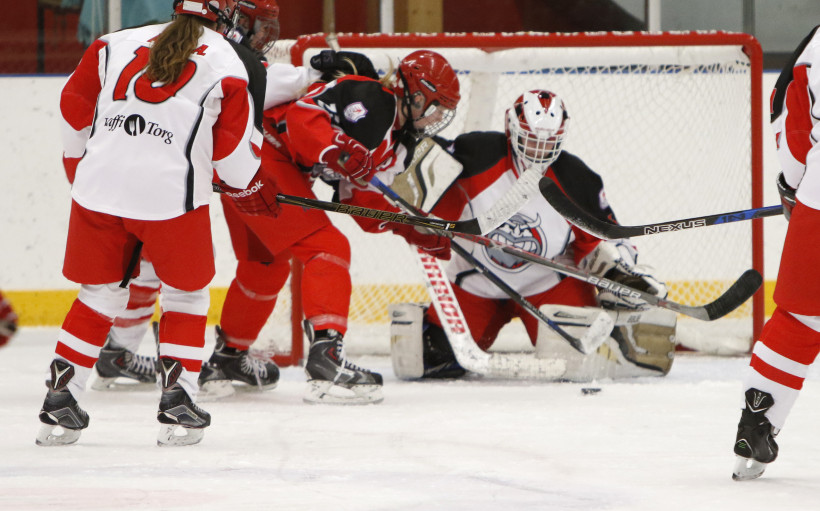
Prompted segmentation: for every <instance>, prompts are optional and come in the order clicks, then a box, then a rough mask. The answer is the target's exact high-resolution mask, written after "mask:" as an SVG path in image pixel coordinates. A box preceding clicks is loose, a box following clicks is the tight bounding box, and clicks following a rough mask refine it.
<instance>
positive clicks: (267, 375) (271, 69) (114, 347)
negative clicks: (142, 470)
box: [92, 0, 375, 400]
mask: <svg viewBox="0 0 820 511" xmlns="http://www.w3.org/2000/svg"><path fill="white" fill-rule="evenodd" d="M231 21H232V22H233V23H232V26H227V27H225V29H224V33H225V35H226V36H227V37H228V38H229V39H231V40H232V41H235V42H238V43H240V44H243V45H245V46H247V47H248V48H249V49H251V50H252V51H253V52H254V53H255V54H256V56H257V57H258V58H260V59H262V60H264V55H265V54H267V53H268V51H269V50H270V49H271V48H272V46H273V45H274V43H275V42H276V40H277V39H278V37H279V7H278V4H277V2H276V1H275V0H245V1H244V2H241V3H238V4H237V5H236V7H235V8H234V10H233V14H232V16H231ZM351 65H353V67H354V69H353V71H355V70H364V69H369V70H371V72H372V73H375V71H372V68H373V66H372V63H370V61H369V59H367V58H366V57H364V56H363V55H360V54H357V53H352V52H344V51H340V52H334V51H332V50H325V51H323V52H321V53H320V54H319V55H317V56H315V57H313V59H311V66H310V67H307V66H305V67H302V66H293V65H291V64H284V63H273V64H267V86H266V88H265V101H264V108H265V109H266V110H267V109H269V108H272V107H274V106H277V105H279V104H281V103H285V102H288V101H293V100H295V99H297V98H298V97H299V95H300V94H302V93H303V92H304V91H305V89H306V88H307V87H308V85H310V84H311V83H313V82H315V81H317V80H320V79H323V78H324V79H325V80H324V81H330V80H332V79H333V78H332V77H331V76H333V75H334V73H336V72H340V71H346V72H349V71H351V69H350V66H351ZM263 152H264V151H263ZM228 207H229V208H230V206H228ZM226 218H229V217H226ZM145 255H146V254H143V256H144V257H143V258H142V259H141V260H140V274H139V276H138V277H137V278H136V279H134V280H132V281H131V283H130V286H129V290H130V299H129V302H128V306H127V307H126V309H125V310H124V311H123V313H122V314H121V315H119V316H118V317H117V318H116V319H115V321H114V326H113V327H112V328H111V331H110V334H109V339H108V341H107V342H106V344H105V345H104V346H103V348H102V350H101V352H100V358H99V360H98V361H97V363H96V365H95V369H96V373H97V375H96V376H97V377H96V378H95V379H94V381H93V382H92V388H94V389H96V390H108V389H112V388H115V387H118V388H120V389H122V388H128V389H136V388H150V387H151V386H153V384H154V381H155V380H156V369H155V367H156V359H155V358H154V357H151V356H145V355H140V354H137V353H136V351H137V349H138V347H139V345H140V343H141V342H142V340H143V339H144V337H145V333H146V332H147V330H148V324H149V322H150V320H151V317H152V316H153V313H154V304H155V302H156V299H157V296H158V294H159V289H160V281H159V279H158V278H157V276H156V273H155V272H154V268H153V266H152V264H151V262H150V260H149V258H148V257H145ZM285 263H287V261H285ZM257 280H258V279H253V281H254V282H253V284H257V282H256V281H257ZM233 286H234V285H233V284H232V287H233ZM223 315H224V314H223ZM266 317H267V316H266ZM263 322H264V319H263ZM240 323H241V324H242V325H243V327H242V328H243V329H244V328H245V323H246V321H244V320H243V321H240ZM223 327H225V326H224V325H223ZM222 330H223V329H219V328H218V335H217V344H218V347H219V349H218V350H217V351H218V354H216V355H215V356H214V357H211V358H212V359H214V360H212V362H215V363H219V370H218V371H214V370H213V369H214V365H213V364H212V365H211V366H208V369H209V371H208V372H207V376H208V377H209V378H211V379H220V378H221V380H220V383H221V384H226V383H227V386H225V385H223V387H224V389H223V391H227V390H228V389H229V388H231V386H230V381H231V380H233V381H235V382H238V383H239V384H240V386H243V387H244V388H250V389H256V390H268V389H272V388H274V387H275V385H276V383H277V381H278V379H279V369H278V367H277V366H276V365H275V364H274V363H273V362H272V361H270V360H265V359H263V358H261V357H260V358H258V357H254V356H252V355H251V354H250V353H249V347H250V342H247V343H233V342H228V343H227V344H226V343H225V342H222V340H223V339H224V338H226V337H225V336H224V335H223V332H222ZM227 330H228V332H230V333H231V334H233V335H231V336H230V337H228V338H229V339H230V338H232V337H236V332H234V331H233V329H232V326H231V325H230V324H229V325H228V326H227ZM205 374H206V373H203V375H205ZM201 376H202V375H201ZM138 383H142V384H144V385H141V386H140V385H135V384H138ZM205 390H206V392H205V393H204V396H203V400H204V399H205V398H207V397H212V396H209V394H210V395H212V394H213V391H212V389H205ZM201 395H202V394H201Z"/></svg>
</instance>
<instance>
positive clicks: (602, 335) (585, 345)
mask: <svg viewBox="0 0 820 511" xmlns="http://www.w3.org/2000/svg"><path fill="white" fill-rule="evenodd" d="M370 184H372V185H373V186H375V187H376V188H378V189H379V191H381V192H382V193H383V194H384V195H385V196H387V197H388V198H389V199H391V200H392V201H393V202H394V203H398V204H400V205H401V206H402V207H404V208H405V210H407V211H412V212H413V213H415V214H421V211H419V210H418V209H417V208H415V207H414V206H413V205H412V204H410V203H408V202H407V201H406V200H404V198H403V197H402V196H401V195H399V194H398V193H396V191H395V190H393V189H392V188H390V187H389V186H387V185H386V184H384V183H382V182H381V181H380V180H379V179H378V178H377V177H374V178H373V179H372V180H371V181H370ZM450 248H451V249H452V250H453V252H455V253H456V254H458V255H459V256H461V258H463V259H464V260H465V261H466V262H467V264H469V265H471V266H472V267H473V268H475V269H476V270H477V271H478V273H480V274H481V275H483V276H484V277H485V278H486V279H487V280H489V281H490V282H491V283H492V284H493V285H495V286H496V287H497V288H498V289H500V290H501V291H502V292H503V293H504V294H506V295H507V296H509V297H510V299H511V300H513V301H514V302H515V303H517V304H518V305H520V306H521V307H523V308H524V310H526V311H527V312H529V313H530V314H531V315H532V316H533V317H535V318H536V319H537V320H538V321H541V322H543V323H546V325H547V326H549V327H550V328H551V329H552V330H553V331H554V332H555V333H557V334H558V335H560V336H561V337H562V338H563V339H564V340H566V341H567V342H568V343H569V345H570V346H572V347H573V348H574V349H575V350H577V351H578V352H580V353H582V354H584V355H586V354H589V353H591V352H592V351H594V350H596V349H597V348H598V347H599V346H600V345H601V344H602V343H603V342H604V340H606V338H607V337H608V336H609V333H610V332H612V328H613V327H614V323H613V321H612V318H610V316H609V314H607V313H606V312H604V311H603V310H602V311H601V313H600V314H599V315H598V316H597V317H595V318H594V319H593V320H592V321H591V322H590V323H589V328H587V330H586V332H585V333H584V335H583V336H581V338H577V337H574V336H573V335H571V334H570V333H569V332H567V331H566V330H564V329H563V328H561V325H560V324H558V323H556V322H555V321H553V320H551V319H550V318H548V317H547V316H546V315H545V314H543V313H542V312H541V311H540V310H538V307H536V306H535V305H533V304H532V303H530V301H529V300H527V299H526V298H524V297H523V296H521V294H520V293H519V292H518V291H516V290H515V289H513V288H512V287H510V286H509V285H508V284H507V283H506V282H504V281H503V280H502V279H501V278H500V277H499V276H497V275H496V274H495V273H493V272H492V271H491V270H490V269H489V268H487V267H486V266H484V265H483V264H482V263H481V262H480V261H479V260H478V259H476V258H475V257H473V255H472V254H471V253H470V252H469V251H468V250H467V249H465V248H464V247H462V246H461V245H459V244H457V243H453V244H451V245H450Z"/></svg>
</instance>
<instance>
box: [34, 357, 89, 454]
mask: <svg viewBox="0 0 820 511" xmlns="http://www.w3.org/2000/svg"><path fill="white" fill-rule="evenodd" d="M73 377H74V366H73V365H71V364H69V363H68V362H66V361H64V360H54V361H52V362H51V381H50V382H46V386H47V387H48V393H47V394H46V399H45V401H43V408H42V409H40V422H42V423H43V426H42V427H41V428H40V432H39V433H38V434H37V440H36V442H37V445H42V446H52V445H68V444H73V443H74V442H76V441H77V440H78V439H79V438H80V432H81V431H82V430H83V429H85V428H87V427H88V420H89V419H88V414H87V413H85V410H83V409H82V408H80V405H79V404H77V400H76V399H74V396H72V395H71V392H69V390H68V389H67V388H66V386H67V385H68V382H69V381H70V380H71V378H73ZM57 427H60V428H62V433H54V430H55V428H57ZM58 431H59V430H58Z"/></svg>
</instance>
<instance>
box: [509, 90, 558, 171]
mask: <svg viewBox="0 0 820 511" xmlns="http://www.w3.org/2000/svg"><path fill="white" fill-rule="evenodd" d="M568 125H569V114H567V110H566V108H565V107H564V101H563V100H562V99H561V98H560V97H559V96H558V95H557V94H555V93H554V92H550V91H548V90H543V89H535V90H531V91H527V92H525V93H524V94H522V95H520V96H519V97H518V99H516V100H515V103H513V106H512V108H510V109H509V110H507V130H506V131H507V139H508V140H509V141H510V145H511V146H512V150H513V154H514V155H515V156H516V157H517V158H518V163H519V164H521V165H522V166H523V168H528V167H530V166H533V165H537V166H539V167H541V168H542V169H543V170H546V169H547V167H549V165H550V164H552V162H554V161H555V159H556V158H558V155H560V154H561V146H562V145H563V142H564V137H565V136H566V133H567V128H568Z"/></svg>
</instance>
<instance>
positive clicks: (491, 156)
mask: <svg viewBox="0 0 820 511" xmlns="http://www.w3.org/2000/svg"><path fill="white" fill-rule="evenodd" d="M506 124H507V126H506V134H505V133H499V132H471V133H466V134H463V135H461V136H459V137H457V138H456V139H455V140H454V141H448V140H444V139H441V138H435V139H434V140H435V142H437V145H434V146H433V149H432V150H431V151H430V153H428V154H427V155H426V156H425V157H424V159H425V160H426V159H428V158H429V159H430V160H434V161H436V162H437V163H436V165H437V166H438V168H435V169H434V170H432V171H431V172H436V176H437V179H439V178H443V175H442V173H449V175H450V176H451V177H450V178H451V179H452V176H453V174H455V179H456V180H455V181H454V182H453V183H452V184H451V185H450V186H449V187H448V188H447V189H446V191H445V192H444V193H443V194H442V195H439V196H438V197H427V198H426V200H425V201H423V205H422V206H423V207H422V209H424V210H427V211H431V213H432V214H433V215H435V216H437V217H439V218H449V219H460V220H466V219H470V218H474V217H476V216H477V215H479V214H481V213H483V212H485V211H487V210H489V209H491V208H492V207H493V206H494V205H495V204H496V202H497V201H498V199H499V198H501V197H503V196H504V195H505V194H506V192H507V191H508V190H509V189H510V188H511V187H512V186H513V185H514V184H515V183H516V181H517V180H518V178H519V176H520V175H521V174H522V172H524V171H525V170H526V169H529V168H532V167H535V168H538V169H540V170H541V172H542V173H543V174H544V175H547V176H549V177H550V178H552V179H553V180H555V181H556V182H557V183H558V184H559V186H561V187H562V189H563V190H564V191H565V192H566V193H567V194H568V195H570V196H571V197H572V198H573V199H574V200H575V201H576V202H577V203H578V204H580V205H582V206H583V207H584V208H585V209H586V210H587V211H590V212H592V213H594V214H595V215H596V216H598V217H600V218H601V219H604V220H607V221H613V222H614V221H615V215H614V213H613V211H612V209H611V208H610V206H609V204H608V202H607V200H606V196H605V194H604V189H603V182H602V180H601V178H600V177H599V176H598V175H597V174H596V173H594V172H593V171H592V170H591V169H590V168H589V167H587V166H586V164H584V162H583V161H581V159H579V158H578V157H576V156H574V155H572V154H570V153H568V152H567V151H563V150H562V149H563V146H562V144H563V141H564V138H565V137H566V134H567V129H568V127H569V115H568V113H567V111H566V109H565V107H564V103H563V101H562V100H561V98H560V97H558V96H557V95H556V94H554V93H552V92H550V91H546V90H532V91H528V92H525V93H524V94H522V95H521V96H520V97H519V98H518V99H517V100H516V101H515V102H514V104H513V105H512V108H510V109H509V110H508V111H507V114H506ZM409 152H410V153H411V154H412V153H413V150H412V148H411V150H410V151H409ZM436 153H439V154H446V153H449V155H450V156H452V157H453V158H454V159H455V161H456V162H457V164H455V166H456V170H451V169H445V168H444V167H453V164H454V163H455V162H452V160H449V158H447V157H446V156H436V155H435V154H436ZM447 161H449V162H450V164H449V165H448V163H445V162H447ZM424 166H425V163H424V160H422V161H421V162H418V161H416V162H412V163H411V167H413V168H411V169H410V170H409V171H408V172H410V174H409V175H408V174H405V175H404V177H406V178H407V179H411V177H409V176H412V174H413V173H415V174H417V175H422V174H424V173H425V170H424V169H423V167H424ZM447 182H450V181H447ZM401 187H402V185H401V183H400V179H397V182H394V189H396V190H400V189H401ZM409 188H414V187H412V186H411V187H409ZM415 189H420V188H419V187H415ZM431 195H433V194H431ZM424 203H426V204H424ZM425 206H426V207H425ZM487 236H488V237H490V238H493V239H495V240H497V241H500V242H503V243H508V244H512V245H514V246H516V247H518V248H520V249H523V250H526V251H529V252H532V253H535V254H537V255H539V256H542V257H548V258H554V259H556V260H559V261H562V262H564V263H567V264H570V265H572V264H577V265H578V266H579V267H581V268H583V269H585V270H586V271H589V272H590V273H592V274H595V275H600V276H605V277H606V278H608V279H610V280H613V281H620V282H624V283H627V284H628V285H630V286H632V287H635V288H639V289H641V290H645V291H648V292H650V293H653V294H656V295H658V296H661V297H665V296H666V293H667V291H666V287H665V285H664V284H663V283H661V282H659V281H658V280H657V279H655V278H654V277H653V276H652V275H651V274H650V272H649V271H648V268H647V267H644V266H640V265H637V264H636V262H637V252H636V250H635V248H634V246H633V245H632V244H631V243H630V242H629V240H619V241H613V242H607V241H602V240H600V239H599V238H596V237H594V236H592V235H590V234H588V233H586V232H584V231H582V230H581V229H579V228H577V227H575V226H573V225H572V224H570V223H569V222H567V221H566V220H565V219H564V218H563V217H562V216H561V215H560V214H559V213H558V212H557V211H555V210H554V209H553V208H552V207H551V206H550V205H549V204H548V203H547V202H546V201H545V200H543V198H542V197H540V196H538V197H536V198H533V199H530V200H529V201H528V202H526V204H525V205H524V206H523V207H522V208H521V209H520V210H519V211H518V212H517V213H516V214H515V215H513V216H512V217H511V218H509V219H508V220H507V221H506V222H504V223H503V224H502V225H501V226H499V227H497V228H496V229H494V230H493V231H491V232H490V233H488V234H487ZM453 243H458V244H459V245H461V246H462V247H463V248H464V249H466V250H467V251H469V252H470V255H471V256H472V257H473V258H474V259H475V260H476V261H477V262H478V263H479V264H480V265H482V266H484V267H485V268H487V269H489V270H490V271H492V272H493V273H494V274H495V275H496V276H498V277H499V278H500V279H502V280H503V282H504V283H506V284H507V285H508V286H510V287H511V288H512V289H513V290H514V291H515V292H516V293H518V294H519V295H521V296H523V297H525V298H526V299H527V300H528V301H529V302H530V303H531V304H532V305H534V306H536V307H542V306H550V305H558V306H569V307H568V308H566V309H564V313H566V314H569V317H572V315H573V314H579V313H580V312H581V309H576V308H578V307H597V306H598V305H602V306H604V307H605V308H608V309H610V310H620V311H628V313H624V312H621V314H617V313H613V315H615V316H616V321H615V325H616V327H615V329H614V330H613V331H612V334H611V335H610V337H609V339H607V340H606V341H605V343H604V344H603V345H602V346H601V347H600V348H599V349H598V351H597V352H595V353H592V354H590V355H587V356H584V355H582V354H580V353H578V352H577V351H576V350H574V349H572V348H571V347H570V346H569V345H568V344H567V343H566V341H565V340H564V339H562V338H560V337H557V335H555V334H552V335H550V334H551V331H550V329H549V328H545V325H544V324H542V323H541V322H540V321H539V320H538V319H536V318H535V317H534V316H533V315H531V314H530V313H528V312H527V311H526V310H525V308H524V307H522V306H521V305H519V304H517V303H515V301H514V300H513V299H511V297H510V295H509V294H508V293H506V292H504V291H503V290H501V289H500V288H499V287H498V286H497V285H495V284H493V283H492V282H491V281H490V280H488V279H487V278H486V277H485V276H484V275H483V274H482V272H480V271H478V270H476V266H475V265H474V264H473V263H471V262H470V261H467V260H465V259H464V258H462V257H460V256H459V255H458V254H454V256H453V259H452V261H451V262H450V263H449V265H448V266H447V267H446V272H447V276H448V278H449V280H450V282H451V283H452V284H453V291H454V293H455V296H456V298H457V300H458V303H459V305H460V306H461V309H462V311H463V312H464V316H465V319H466V321H467V323H468V326H469V329H470V332H471V333H472V335H473V337H474V339H475V342H476V344H477V345H478V346H479V347H480V348H481V349H483V350H488V349H489V348H490V347H491V346H492V344H493V343H494V342H495V340H496V337H497V336H498V333H499V331H500V330H501V328H502V327H503V326H504V325H505V324H507V323H508V322H510V321H511V320H512V319H513V318H515V317H518V318H520V319H521V320H522V322H523V323H524V326H525V328H526V330H527V333H528V335H529V338H530V340H531V341H532V343H533V344H534V345H536V354H537V355H538V356H543V357H545V358H550V357H553V358H562V359H566V360H567V370H566V372H565V374H564V378H565V379H568V380H577V381H588V380H591V379H594V378H607V377H626V376H642V375H647V376H649V375H664V374H666V373H667V372H668V371H669V369H670V367H671V364H672V359H673V355H674V330H675V314H674V313H671V312H669V311H662V310H652V311H644V310H641V309H643V308H644V306H645V305H646V304H645V303H643V302H641V301H635V300H633V299H627V298H624V297H619V296H616V295H614V294H613V293H610V292H599V293H598V294H597V296H596V292H595V287H594V286H592V285H591V284H588V283H586V282H583V281H580V280H577V279H573V278H564V277H563V276H562V275H560V274H558V273H556V272H554V271H552V270H550V269H549V268H546V267H544V266H542V265H538V264H533V263H530V262H528V261H525V260H522V259H518V258H515V257H513V256H511V255H508V254H505V253H503V252H501V251H499V250H494V249H488V248H487V247H484V246H481V245H477V244H474V243H471V242H467V241H464V240H462V239H459V238H456V239H454V240H453ZM559 310H560V308H559ZM596 312H597V311H596ZM408 316H412V312H410V313H409V314H408ZM559 316H560V313H559ZM650 316H651V317H650ZM630 318H631V319H630ZM553 320H554V321H555V322H558V323H560V322H561V319H560V318H559V317H554V318H553ZM647 322H648V323H650V324H651V327H648V326H647V327H643V328H641V327H642V326H643V325H642V323H643V324H646V323H647ZM396 331H407V329H406V328H401V327H400V328H398V329H397V330H396ZM648 332H652V333H651V334H650V333H648ZM417 335H418V336H420V337H421V340H420V342H421V343H422V347H423V357H422V362H423V367H421V366H417V367H416V368H415V374H399V376H400V377H425V378H436V377H439V378H440V377H458V376H461V375H463V374H464V373H465V370H464V369H462V368H461V366H460V365H459V364H458V363H457V361H456V358H455V356H454V354H453V351H452V348H451V346H450V343H449V342H448V341H447V335H446V334H445V331H444V329H443V328H442V324H441V320H440V319H439V317H438V315H437V314H436V312H435V309H434V308H433V307H430V308H429V309H428V310H427V312H426V314H425V316H424V323H423V325H422V326H420V328H419V330H418V332H417ZM393 337H394V339H393V341H394V342H393V347H394V349H401V348H400V346H401V343H400V342H397V341H398V340H402V339H397V338H396V336H395V335H394V336H393ZM408 345H409V344H408ZM395 360H397V359H396V358H395V357H394V361H395ZM405 360H406V358H405ZM397 366H398V364H395V363H394V368H396V367H397Z"/></svg>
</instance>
